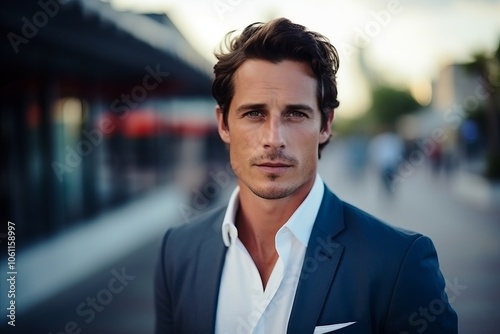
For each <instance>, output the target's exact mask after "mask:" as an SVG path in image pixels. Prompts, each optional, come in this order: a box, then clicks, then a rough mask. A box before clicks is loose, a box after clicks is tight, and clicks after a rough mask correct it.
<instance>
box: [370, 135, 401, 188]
mask: <svg viewBox="0 0 500 334" xmlns="http://www.w3.org/2000/svg"><path fill="white" fill-rule="evenodd" d="M404 149H405V145H404V142H403V140H402V139H401V138H400V137H399V136H398V135H397V134H396V133H394V132H392V131H390V130H387V129H386V130H383V131H382V132H381V133H379V134H377V135H376V136H374V137H373V138H372V140H371V141H370V144H369V152H370V153H369V154H370V159H371V161H372V164H373V166H374V167H375V169H376V170H377V173H378V174H379V176H380V180H381V183H382V188H383V189H384V191H385V193H386V194H389V195H391V194H392V193H393V191H394V187H393V181H394V177H395V176H396V173H397V171H398V166H399V163H400V162H401V160H402V157H403V152H404Z"/></svg>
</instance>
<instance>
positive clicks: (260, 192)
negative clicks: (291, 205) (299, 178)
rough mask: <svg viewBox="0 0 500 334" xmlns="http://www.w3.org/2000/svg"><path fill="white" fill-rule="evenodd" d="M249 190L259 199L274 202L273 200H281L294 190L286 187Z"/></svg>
mask: <svg viewBox="0 0 500 334" xmlns="http://www.w3.org/2000/svg"><path fill="white" fill-rule="evenodd" d="M250 190H251V191H252V192H253V193H254V194H255V195H256V196H258V197H260V198H263V199H269V200H274V199H282V198H285V197H287V196H289V195H290V194H292V193H293V192H294V190H295V189H294V188H292V187H286V186H284V187H277V186H270V187H260V188H250Z"/></svg>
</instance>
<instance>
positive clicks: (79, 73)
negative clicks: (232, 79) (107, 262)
mask: <svg viewBox="0 0 500 334" xmlns="http://www.w3.org/2000/svg"><path fill="white" fill-rule="evenodd" d="M0 32H1V34H2V36H4V38H2V40H1V42H0V49H1V61H0V72H1V75H0V85H1V89H0V116H1V126H2V129H1V136H2V140H1V143H2V144H1V145H2V159H1V169H2V179H1V197H2V206H3V208H4V209H5V211H4V212H5V216H3V215H2V222H6V221H7V220H12V221H14V222H16V226H17V227H18V228H17V231H16V232H17V238H18V240H19V241H20V242H19V243H18V247H19V248H23V247H26V246H27V245H29V244H30V243H32V242H33V241H36V240H43V239H45V238H47V237H50V236H52V235H55V234H57V233H58V232H60V231H63V230H65V229H68V228H69V227H71V226H74V225H75V224H78V222H80V221H83V220H85V219H88V218H89V217H93V216H95V215H97V214H99V213H102V212H104V211H106V210H109V209H110V208H113V207H116V206H118V205H123V204H124V203H127V202H129V201H130V200H131V199H133V198H135V197H136V196H138V195H140V194H143V193H145V192H148V191H150V190H151V189H155V187H157V186H158V185H161V184H165V183H167V182H169V181H171V180H172V178H173V176H172V175H173V174H172V171H173V169H174V168H175V166H176V165H178V164H179V163H180V162H179V159H180V157H182V156H185V155H186V154H184V155H182V152H181V151H182V149H180V148H179V147H182V145H181V144H182V143H183V142H186V141H187V142H194V143H195V145H194V146H196V147H197V151H192V154H193V155H195V156H197V157H198V159H199V161H198V162H200V163H209V162H210V161H211V160H213V159H218V158H220V157H221V156H223V154H224V153H222V155H221V153H220V152H221V151H223V147H222V144H220V141H215V140H214V138H216V136H217V134H216V131H215V127H214V124H213V121H211V118H212V116H213V102H212V98H211V96H210V87H211V65H210V64H209V63H208V61H206V60H205V59H204V58H202V57H201V56H200V55H199V54H197V53H196V52H195V51H194V49H193V48H192V47H191V46H190V45H189V44H188V42H187V41H186V40H185V39H184V38H183V36H182V35H181V34H180V32H179V31H178V30H177V29H176V28H175V26H174V25H173V24H172V22H171V21H170V20H169V19H168V17H167V16H166V15H139V14H134V13H128V12H117V11H115V10H113V9H112V8H111V7H110V5H109V4H107V3H103V2H101V1H98V0H67V1H56V0H42V1H35V0H23V1H14V0H7V1H2V2H1V3H0ZM222 159H223V158H222ZM3 225H4V223H2V226H3ZM2 232H3V231H2ZM2 256H3V254H2Z"/></svg>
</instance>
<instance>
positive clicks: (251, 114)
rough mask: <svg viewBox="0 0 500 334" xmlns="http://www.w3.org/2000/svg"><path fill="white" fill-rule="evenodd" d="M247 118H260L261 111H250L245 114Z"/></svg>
mask: <svg viewBox="0 0 500 334" xmlns="http://www.w3.org/2000/svg"><path fill="white" fill-rule="evenodd" d="M245 116H246V117H260V116H262V113H261V112H260V111H255V110H254V111H249V112H247V113H245Z"/></svg>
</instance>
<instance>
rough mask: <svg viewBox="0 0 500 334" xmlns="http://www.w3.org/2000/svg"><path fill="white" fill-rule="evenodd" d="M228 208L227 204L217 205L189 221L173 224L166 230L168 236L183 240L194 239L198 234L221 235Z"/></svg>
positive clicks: (201, 235)
mask: <svg viewBox="0 0 500 334" xmlns="http://www.w3.org/2000/svg"><path fill="white" fill-rule="evenodd" d="M226 209H227V206H217V207H215V208H213V209H210V210H208V211H207V212H204V213H201V214H199V215H197V216H196V217H193V218H192V219H190V220H189V221H186V222H183V223H182V224H180V225H176V226H173V227H171V228H169V229H168V230H167V231H166V237H168V238H169V239H171V240H180V241H181V242H182V241H183V240H185V239H186V238H189V239H190V240H194V239H195V238H196V237H197V236H199V237H203V238H207V237H210V236H212V235H217V234H219V235H220V234H221V225H222V220H223V219H224V214H225V212H226Z"/></svg>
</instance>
